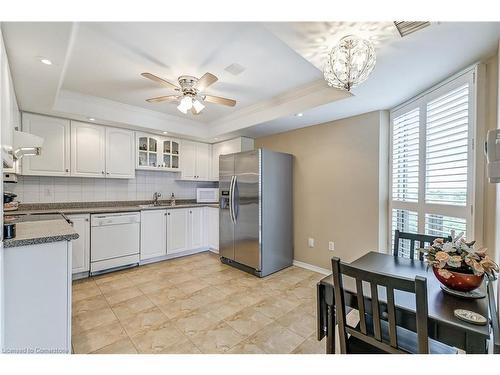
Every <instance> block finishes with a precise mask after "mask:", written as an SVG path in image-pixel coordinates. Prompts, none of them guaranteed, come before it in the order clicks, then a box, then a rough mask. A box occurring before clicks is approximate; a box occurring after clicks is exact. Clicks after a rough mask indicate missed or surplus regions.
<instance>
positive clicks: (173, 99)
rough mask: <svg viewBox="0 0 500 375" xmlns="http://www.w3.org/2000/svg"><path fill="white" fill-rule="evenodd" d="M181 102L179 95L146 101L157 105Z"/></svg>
mask: <svg viewBox="0 0 500 375" xmlns="http://www.w3.org/2000/svg"><path fill="white" fill-rule="evenodd" d="M178 100H179V96H178V95H166V96H157V97H155V98H150V99H146V101H147V102H149V103H157V102H175V101H178Z"/></svg>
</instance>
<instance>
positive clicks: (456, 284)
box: [432, 267, 484, 292]
mask: <svg viewBox="0 0 500 375" xmlns="http://www.w3.org/2000/svg"><path fill="white" fill-rule="evenodd" d="M432 271H433V272H434V275H435V276H436V278H437V279H438V280H439V282H440V283H441V284H443V285H444V286H446V287H448V288H450V289H454V290H458V291H460V292H470V291H471V290H474V289H477V288H479V286H480V285H481V283H482V282H483V278H484V274H483V275H481V276H478V275H474V274H472V273H470V274H469V273H461V272H455V271H451V270H449V269H445V268H436V267H432Z"/></svg>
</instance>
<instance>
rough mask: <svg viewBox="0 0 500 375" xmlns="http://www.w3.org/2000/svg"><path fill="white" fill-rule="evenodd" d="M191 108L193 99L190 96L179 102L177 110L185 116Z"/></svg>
mask: <svg viewBox="0 0 500 375" xmlns="http://www.w3.org/2000/svg"><path fill="white" fill-rule="evenodd" d="M192 107H193V98H191V97H190V96H185V97H184V98H182V100H181V104H179V105H178V106H177V109H178V110H179V111H181V112H182V113H184V114H186V113H187V111H189V110H190V109H191V108H192Z"/></svg>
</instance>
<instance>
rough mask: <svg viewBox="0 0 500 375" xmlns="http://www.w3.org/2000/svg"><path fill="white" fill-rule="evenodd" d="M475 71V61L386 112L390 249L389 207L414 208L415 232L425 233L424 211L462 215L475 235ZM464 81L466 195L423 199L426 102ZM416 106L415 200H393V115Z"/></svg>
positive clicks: (472, 236) (454, 215) (389, 223)
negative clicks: (453, 200) (454, 199)
mask: <svg viewBox="0 0 500 375" xmlns="http://www.w3.org/2000/svg"><path fill="white" fill-rule="evenodd" d="M477 72H478V65H477V64H476V65H474V66H472V67H469V68H467V69H465V70H463V71H461V72H459V73H457V74H455V75H453V76H452V77H450V78H448V79H446V80H445V81H443V82H441V83H439V84H437V85H435V86H433V87H432V88H430V89H428V90H426V91H424V92H423V93H421V94H419V95H417V96H416V97H414V98H413V99H410V100H408V101H406V102H404V103H402V104H400V105H398V106H397V107H395V108H393V109H392V110H390V113H389V124H390V128H389V207H388V208H389V210H388V231H389V236H388V241H389V243H388V249H392V246H393V244H392V243H390V242H391V239H392V211H393V209H396V210H397V209H400V210H408V211H415V212H417V220H418V232H419V233H425V214H437V215H443V216H451V217H457V218H465V220H466V228H467V229H466V230H467V236H468V238H469V239H474V238H475V239H478V233H476V228H475V224H476V223H475V222H476V220H475V215H477V212H475V211H477V210H475V207H474V206H475V203H476V202H477V197H476V191H477V186H476V183H475V182H476V164H475V163H476V155H475V140H476V139H477V95H478V90H477V79H476V77H477ZM465 83H467V84H468V85H469V101H468V117H469V119H468V125H469V127H468V138H469V141H468V146H467V198H466V204H465V206H454V205H444V204H437V203H426V202H425V187H426V170H427V167H426V144H427V143H426V126H427V123H426V119H427V104H428V103H429V102H431V101H433V100H435V99H437V98H439V97H440V96H442V95H444V94H446V93H447V92H450V91H452V90H454V89H456V88H459V87H460V86H462V85H464V84H465ZM416 108H418V109H419V148H418V149H419V171H418V200H417V202H401V201H394V200H393V196H392V194H393V186H392V184H393V180H392V178H393V173H392V172H393V158H392V156H393V154H392V153H393V131H394V119H395V118H397V117H398V116H400V115H403V114H405V113H408V112H410V111H412V110H414V109H416Z"/></svg>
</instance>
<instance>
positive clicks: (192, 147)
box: [181, 141, 212, 181]
mask: <svg viewBox="0 0 500 375" xmlns="http://www.w3.org/2000/svg"><path fill="white" fill-rule="evenodd" d="M211 155H212V146H211V145H209V144H208V143H201V142H192V141H183V142H182V159H181V162H182V164H181V165H182V179H183V180H199V181H208V180H210V166H211V158H212V156H211Z"/></svg>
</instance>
